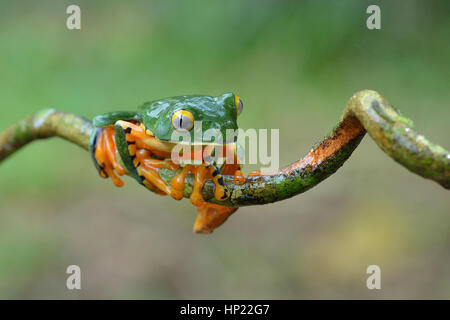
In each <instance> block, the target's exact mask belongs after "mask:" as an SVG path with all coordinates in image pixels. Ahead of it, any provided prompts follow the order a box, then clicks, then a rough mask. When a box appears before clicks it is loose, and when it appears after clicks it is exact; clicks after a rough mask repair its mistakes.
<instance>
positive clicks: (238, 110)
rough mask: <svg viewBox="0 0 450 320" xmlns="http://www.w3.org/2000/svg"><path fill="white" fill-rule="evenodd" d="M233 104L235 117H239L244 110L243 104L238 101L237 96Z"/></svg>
mask: <svg viewBox="0 0 450 320" xmlns="http://www.w3.org/2000/svg"><path fill="white" fill-rule="evenodd" d="M234 104H235V106H236V112H237V115H240V114H241V112H242V109H244V104H243V103H242V100H241V99H239V97H238V96H237V95H235V96H234Z"/></svg>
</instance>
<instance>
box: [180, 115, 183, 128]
mask: <svg viewBox="0 0 450 320" xmlns="http://www.w3.org/2000/svg"><path fill="white" fill-rule="evenodd" d="M180 128H183V116H181V117H180Z"/></svg>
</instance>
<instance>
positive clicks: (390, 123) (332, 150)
mask: <svg viewBox="0 0 450 320" xmlns="http://www.w3.org/2000/svg"><path fill="white" fill-rule="evenodd" d="M412 127H413V125H412V121H411V120H409V119H407V118H405V117H403V116H402V115H401V114H400V113H399V111H398V110H396V109H395V108H394V107H393V106H391V105H390V104H389V103H388V102H387V101H386V100H385V99H384V98H383V97H382V96H380V95H379V94H378V93H377V92H375V91H371V90H364V91H360V92H358V93H356V94H355V95H353V96H352V97H351V98H350V100H349V101H348V103H347V106H346V108H345V110H344V112H343V114H342V117H341V120H340V121H339V123H338V124H337V126H336V127H335V128H334V129H333V130H332V131H331V132H330V134H329V135H328V136H327V137H326V138H325V139H324V140H323V141H322V142H321V143H319V144H317V145H315V146H314V147H313V148H312V149H311V151H310V152H309V153H308V154H307V155H306V156H304V157H303V158H301V159H299V160H298V161H296V162H294V163H292V164H290V165H288V166H286V167H284V168H282V169H280V170H279V171H278V172H276V173H274V174H271V175H261V176H254V177H248V178H247V181H246V183H245V184H243V185H235V184H234V183H233V177H231V176H224V180H225V183H226V185H227V187H228V188H229V190H230V192H231V196H230V197H229V199H228V200H226V201H224V202H218V201H216V200H215V199H214V184H213V183H211V182H210V181H208V182H207V183H206V184H205V186H204V188H203V196H204V198H205V200H207V201H210V202H216V203H220V204H222V205H226V206H231V207H241V206H247V205H254V204H265V203H271V202H276V201H280V200H283V199H286V198H290V197H293V196H295V195H297V194H299V193H302V192H305V191H306V190H308V189H310V188H312V187H314V186H315V185H317V184H318V183H319V182H321V181H322V180H324V179H325V178H327V177H329V176H330V175H332V174H333V173H334V172H336V170H337V169H338V168H339V167H341V166H342V165H343V164H344V162H345V161H346V160H347V159H348V158H349V157H350V155H351V153H352V152H353V150H354V149H355V148H356V147H357V146H358V144H359V143H360V141H361V139H362V138H363V136H364V134H365V133H366V131H367V132H368V133H369V135H370V136H371V137H372V138H373V139H374V140H375V142H376V143H377V144H378V146H379V147H380V148H381V149H382V150H383V151H384V152H385V153H387V154H388V155H389V156H390V157H391V158H393V159H394V160H395V161H397V162H398V163H400V164H401V165H403V166H404V167H406V168H407V169H409V170H410V171H412V172H414V173H416V174H418V175H420V176H422V177H424V178H426V179H431V180H434V181H436V182H438V183H439V184H440V185H442V186H443V187H444V188H446V189H450V153H449V152H448V151H447V150H445V149H444V148H442V147H441V146H439V145H435V144H433V143H431V142H430V141H428V140H427V139H426V138H425V137H424V136H422V135H420V134H418V133H417V132H415V131H414V130H413V129H412ZM92 132H93V126H92V123H91V122H90V121H88V120H86V119H84V118H81V117H78V116H75V115H72V114H68V113H64V112H60V111H56V110H52V109H47V110H43V111H41V112H38V113H36V114H34V115H32V116H30V117H28V118H25V119H23V120H21V121H19V122H18V123H16V124H14V125H13V126H11V127H10V128H9V129H7V130H6V131H5V132H3V133H2V134H0V161H1V160H3V159H5V158H6V157H7V156H9V155H10V154H12V153H13V152H15V151H16V150H18V149H19V148H21V147H22V146H24V145H25V144H27V143H28V142H31V141H33V140H36V139H42V138H48V137H53V136H59V137H62V138H64V139H66V140H68V141H71V142H73V143H75V144H77V145H79V146H81V147H82V148H84V149H86V150H88V144H89V138H90V135H91V134H92ZM93 170H94V169H93ZM93 172H94V171H93ZM160 174H161V176H162V177H163V178H164V179H165V180H166V181H170V179H171V178H173V177H174V175H175V172H173V171H170V170H161V171H160ZM192 184H193V177H192V176H189V177H187V179H186V187H185V189H184V196H185V197H189V196H190V193H191V191H192Z"/></svg>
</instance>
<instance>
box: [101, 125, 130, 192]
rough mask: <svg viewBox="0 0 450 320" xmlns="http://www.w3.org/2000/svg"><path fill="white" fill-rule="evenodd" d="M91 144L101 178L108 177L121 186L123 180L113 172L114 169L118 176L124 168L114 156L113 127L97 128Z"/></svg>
mask: <svg viewBox="0 0 450 320" xmlns="http://www.w3.org/2000/svg"><path fill="white" fill-rule="evenodd" d="M93 144H94V145H93V148H94V158H95V161H96V162H97V168H98V170H99V173H100V176H102V177H103V178H108V177H110V178H111V179H112V181H113V183H114V184H115V185H116V186H118V187H121V186H123V185H124V183H123V181H122V180H121V179H120V178H119V177H117V176H116V174H115V172H114V171H116V172H117V174H118V175H119V176H123V175H124V174H125V170H124V169H123V168H122V166H121V165H120V164H119V162H118V161H117V157H116V143H115V139H114V129H113V128H111V127H105V128H102V129H98V132H97V134H96V136H95V139H94V142H93Z"/></svg>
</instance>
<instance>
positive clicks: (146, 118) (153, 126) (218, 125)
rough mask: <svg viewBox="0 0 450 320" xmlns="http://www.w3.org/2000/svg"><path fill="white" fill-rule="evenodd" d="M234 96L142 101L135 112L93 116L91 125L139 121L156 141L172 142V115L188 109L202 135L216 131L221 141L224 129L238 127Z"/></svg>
mask: <svg viewBox="0 0 450 320" xmlns="http://www.w3.org/2000/svg"><path fill="white" fill-rule="evenodd" d="M234 97H235V95H234V94H233V93H225V94H223V95H220V96H218V97H212V96H205V95H188V96H178V97H171V98H165V99H160V100H155V101H150V102H145V103H144V104H143V105H141V106H140V107H139V108H138V111H137V112H135V111H119V112H110V113H106V114H102V115H99V116H96V117H95V118H94V120H93V124H94V126H96V127H106V126H111V125H114V123H115V122H116V121H118V120H125V121H130V120H140V121H142V122H143V123H144V125H145V127H146V129H149V130H150V131H152V132H153V133H154V134H155V137H156V138H158V139H159V140H163V141H172V140H171V136H172V133H173V132H174V130H175V129H174V128H173V127H172V122H171V118H172V115H173V113H174V112H175V111H177V110H188V111H190V112H191V113H192V114H193V115H194V120H195V121H202V128H201V129H202V131H203V133H204V132H205V131H206V130H208V129H217V130H219V131H220V133H221V134H222V137H223V139H225V137H226V130H227V129H232V130H236V129H237V128H238V126H237V113H236V106H235V100H234ZM190 135H191V141H194V130H191V132H190ZM201 141H202V142H205V143H208V142H214V141H213V140H211V138H210V137H203V136H202V137H201Z"/></svg>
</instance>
